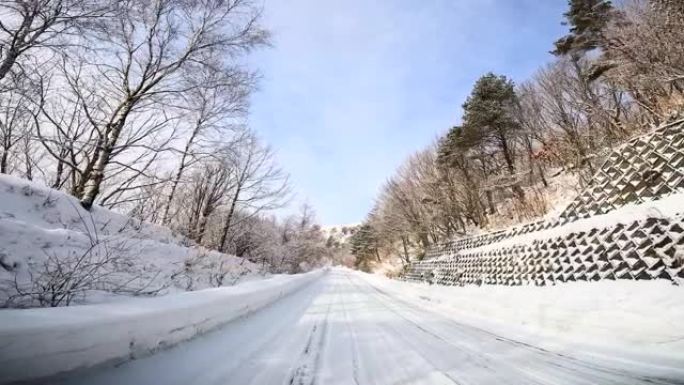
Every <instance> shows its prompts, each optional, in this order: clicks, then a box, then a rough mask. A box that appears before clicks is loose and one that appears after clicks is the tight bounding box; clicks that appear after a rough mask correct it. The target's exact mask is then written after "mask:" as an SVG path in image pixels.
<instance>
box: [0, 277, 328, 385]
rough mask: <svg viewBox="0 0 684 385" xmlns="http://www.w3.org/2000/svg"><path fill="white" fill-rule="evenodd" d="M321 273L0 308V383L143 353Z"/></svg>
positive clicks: (239, 313) (224, 319)
mask: <svg viewBox="0 0 684 385" xmlns="http://www.w3.org/2000/svg"><path fill="white" fill-rule="evenodd" d="M323 274H325V271H323V270H319V271H314V272H311V273H307V274H300V275H293V276H275V277H273V278H270V279H265V280H258V281H251V282H246V283H242V284H240V285H237V286H233V287H227V288H217V289H207V290H201V291H196V292H189V293H182V294H177V295H169V296H165V297H159V298H143V299H131V300H128V301H125V302H121V303H112V304H99V305H85V306H74V307H64V308H50V309H25V310H3V311H0V341H2V344H0V368H2V370H0V383H2V382H9V381H18V380H28V379H35V378H41V377H45V376H50V375H54V374H56V373H60V372H64V371H69V370H73V369H77V368H83V367H89V366H93V365H97V364H100V363H104V362H112V361H113V362H116V361H124V360H127V359H133V358H136V357H138V356H140V355H145V354H149V353H151V352H154V351H155V350H157V349H161V348H164V347H167V346H170V345H173V344H176V343H178V342H180V341H183V340H187V339H189V338H192V337H194V336H196V335H197V334H200V333H204V332H206V331H208V330H211V329H214V328H216V327H218V326H220V325H222V324H224V323H226V322H229V321H231V320H234V319H236V318H238V317H241V316H244V315H246V314H247V313H249V312H252V311H254V310H256V309H259V308H261V307H264V306H266V305H268V304H270V303H272V302H274V301H276V300H277V299H279V298H280V297H282V296H284V295H286V294H288V293H291V292H293V291H295V290H297V289H299V288H301V287H302V286H304V285H306V284H308V283H311V282H312V281H314V280H316V279H317V278H319V277H321V276H322V275H323Z"/></svg>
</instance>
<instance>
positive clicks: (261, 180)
mask: <svg viewBox="0 0 684 385" xmlns="http://www.w3.org/2000/svg"><path fill="white" fill-rule="evenodd" d="M245 135H246V136H245V139H244V140H243V141H242V142H241V143H242V145H241V146H240V147H239V148H238V149H237V151H236V152H235V154H234V155H233V158H232V161H231V163H232V165H231V167H232V169H233V170H234V178H235V179H234V183H233V187H232V188H231V190H230V192H229V193H228V198H227V202H226V205H227V210H226V214H225V217H224V219H223V225H222V231H221V237H220V240H219V243H218V249H219V250H224V249H225V247H226V244H227V243H226V242H227V241H228V234H229V233H230V230H231V227H232V226H233V225H234V224H235V223H234V217H235V213H236V211H237V210H242V211H245V212H250V213H252V214H253V215H256V214H258V213H260V212H262V211H264V210H272V209H276V208H278V207H281V206H282V205H283V204H284V203H285V201H286V200H287V198H288V196H289V183H288V177H287V175H286V174H285V173H284V172H283V171H282V170H281V169H280V168H278V167H277V166H276V165H275V160H274V158H273V152H272V151H271V149H270V148H269V147H266V146H264V145H262V144H261V143H260V142H259V140H258V139H257V138H256V137H255V136H254V135H253V134H251V133H246V134H245Z"/></svg>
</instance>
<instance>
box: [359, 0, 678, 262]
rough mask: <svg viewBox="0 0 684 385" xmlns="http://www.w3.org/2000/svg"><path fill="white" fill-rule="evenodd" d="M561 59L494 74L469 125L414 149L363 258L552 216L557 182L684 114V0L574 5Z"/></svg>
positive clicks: (588, 172)
mask: <svg viewBox="0 0 684 385" xmlns="http://www.w3.org/2000/svg"><path fill="white" fill-rule="evenodd" d="M563 16H564V18H565V22H564V25H567V26H568V29H569V31H568V33H567V35H566V36H564V37H562V38H560V39H558V40H557V41H556V42H555V43H554V44H553V46H552V51H551V53H552V54H553V55H554V56H555V60H554V61H553V62H551V63H550V64H548V65H545V66H544V67H542V68H540V69H539V70H538V71H537V72H536V74H535V75H534V76H533V77H532V78H531V79H527V80H525V81H523V82H521V83H520V84H515V83H514V82H513V81H512V80H511V79H510V78H508V77H507V76H505V75H503V74H494V73H486V74H484V75H482V76H481V77H480V78H479V79H478V80H477V81H476V82H475V84H474V86H473V89H472V91H471V94H470V96H469V97H468V98H467V100H466V101H465V102H464V103H463V105H462V109H463V115H462V118H461V122H460V124H458V125H457V126H454V127H452V128H450V129H449V130H448V131H447V132H446V134H445V135H443V136H442V137H441V138H439V139H438V140H437V141H436V142H435V143H433V144H432V145H430V146H429V147H428V148H425V149H423V150H420V151H418V152H416V153H415V154H413V155H411V156H410V157H409V158H408V159H407V160H406V161H405V162H404V163H403V164H402V165H401V166H400V167H399V169H398V170H397V171H396V173H395V174H394V175H393V176H392V177H390V178H389V179H388V180H387V182H386V183H385V184H384V186H383V187H382V190H381V192H380V194H379V196H378V197H377V199H376V203H375V205H374V207H373V209H372V210H371V212H370V213H369V214H368V216H367V218H366V220H365V221H364V223H363V224H362V225H361V226H360V228H359V231H357V232H356V233H355V234H354V236H353V237H352V239H351V248H352V252H353V253H354V255H355V257H356V264H357V266H359V267H361V268H370V266H372V265H373V264H374V263H376V262H379V261H381V260H382V259H383V258H386V257H388V256H399V257H400V258H401V259H402V260H403V261H404V263H408V262H410V261H411V260H413V259H415V258H418V259H420V258H423V257H424V255H425V253H426V251H427V250H428V249H429V248H430V247H431V246H432V245H435V244H438V243H440V242H443V241H446V240H449V239H452V238H454V237H456V236H462V235H465V234H466V233H468V232H471V231H473V230H476V229H488V228H492V227H496V226H501V225H505V224H511V223H517V222H520V221H525V220H530V219H532V218H535V217H539V216H541V215H543V214H545V213H546V212H547V211H548V210H549V208H550V205H549V203H550V202H548V199H547V195H548V194H547V189H548V188H549V183H550V182H549V179H550V178H551V177H554V176H556V175H560V174H565V175H571V176H573V178H576V180H577V183H578V186H579V187H582V186H585V185H587V184H589V183H590V180H591V177H592V175H593V174H594V171H595V170H596V167H597V166H599V162H600V161H601V160H602V159H603V157H604V156H605V155H606V154H607V152H608V151H609V150H610V149H611V148H614V147H615V146H618V145H620V144H621V143H624V142H625V140H627V139H628V138H630V137H633V136H634V135H637V134H639V133H642V132H644V131H645V130H648V129H650V127H653V126H655V125H658V124H662V123H664V122H667V121H670V120H672V119H677V118H681V117H682V113H683V112H684V50H682V42H684V2H681V1H678V0H627V1H624V2H621V3H620V4H613V3H612V2H610V1H605V0H569V2H568V10H567V12H566V13H565V14H564V15H563Z"/></svg>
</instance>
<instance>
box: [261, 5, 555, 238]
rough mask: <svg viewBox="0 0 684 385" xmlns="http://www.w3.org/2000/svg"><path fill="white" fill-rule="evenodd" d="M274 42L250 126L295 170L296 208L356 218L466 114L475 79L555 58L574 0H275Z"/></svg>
mask: <svg viewBox="0 0 684 385" xmlns="http://www.w3.org/2000/svg"><path fill="white" fill-rule="evenodd" d="M264 1H265V3H264V13H265V14H264V25H265V26H266V27H267V28H269V29H270V30H271V31H272V32H273V40H272V43H273V47H272V48H268V49H265V50H262V51H259V52H257V53H255V54H254V55H253V57H252V60H253V62H254V63H255V65H256V67H257V68H258V69H259V71H260V73H261V75H262V79H261V82H260V86H259V90H258V91H257V92H256V93H255V94H254V96H253V98H252V110H251V114H250V122H251V125H252V126H253V127H254V128H255V129H256V130H257V131H258V132H259V134H260V135H261V136H262V137H263V139H264V140H265V141H266V142H268V143H269V144H270V145H271V146H272V147H273V148H274V149H275V150H276V153H277V157H278V161H279V162H280V164H281V165H282V167H283V168H284V169H285V170H286V171H288V172H289V173H290V174H291V178H292V185H293V189H294V191H295V193H296V198H295V200H294V201H293V205H292V206H293V207H296V206H298V205H299V204H301V203H302V202H308V203H309V204H311V205H312V206H313V207H314V209H315V210H316V212H317V216H318V219H319V221H320V222H321V223H322V224H324V225H333V224H347V223H357V222H360V221H362V220H363V218H364V216H365V214H366V213H367V212H368V210H369V209H370V208H371V206H372V205H373V200H374V198H375V196H376V195H377V193H378V191H379V189H380V186H381V185H382V184H383V182H384V181H385V180H386V179H387V178H388V177H389V176H390V175H392V173H393V172H394V170H395V169H396V168H397V167H398V166H399V165H400V164H401V162H402V161H403V160H404V159H405V158H406V157H407V156H408V155H410V154H411V153H413V152H415V151H417V150H419V149H421V148H423V147H425V146H426V145H428V144H429V143H430V142H432V141H433V140H434V139H435V138H437V137H438V136H439V135H441V134H443V133H444V132H445V131H446V130H447V129H448V128H449V127H451V126H452V125H454V124H456V123H458V121H459V119H460V116H461V104H462V103H463V101H464V100H465V98H466V97H467V95H468V93H469V91H470V89H471V87H472V85H473V83H474V82H475V80H476V79H477V78H478V77H479V76H480V75H481V74H483V73H485V72H488V71H494V72H496V73H501V74H505V75H507V76H510V77H512V78H513V79H514V80H515V81H517V82H520V81H522V80H525V79H527V78H529V77H530V76H531V75H532V74H533V73H534V72H535V70H536V69H537V68H539V67H540V66H541V65H543V64H544V63H546V62H548V61H549V60H551V55H550V54H549V53H548V51H550V50H551V47H552V42H553V41H554V40H555V39H556V38H558V37H559V36H561V35H563V33H564V31H565V28H564V27H563V26H561V25H560V22H561V20H562V13H563V12H564V11H565V8H566V7H567V1H566V0H377V1H373V0H264Z"/></svg>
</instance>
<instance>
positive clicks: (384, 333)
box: [346, 274, 463, 385]
mask: <svg viewBox="0 0 684 385" xmlns="http://www.w3.org/2000/svg"><path fill="white" fill-rule="evenodd" d="M346 278H347V280H348V281H349V284H350V285H351V286H353V287H354V288H355V289H356V290H357V292H358V293H363V294H364V295H365V296H367V297H368V298H375V297H373V296H372V295H371V292H370V291H369V290H368V288H363V287H361V286H359V285H358V284H357V283H355V282H354V281H353V280H352V279H351V277H350V276H349V274H346ZM375 302H377V303H378V304H379V305H381V306H382V307H384V308H386V309H388V310H391V309H389V308H387V306H386V305H385V304H384V303H382V302H381V301H379V300H378V299H377V298H375ZM382 325H383V327H378V330H379V333H378V336H379V337H380V338H381V339H382V340H383V341H385V342H387V343H388V345H387V346H390V345H391V341H400V342H401V344H402V345H404V346H406V347H407V348H409V349H410V351H411V352H413V353H414V354H416V355H417V356H419V357H420V358H422V359H423V361H424V362H425V363H426V364H427V365H430V367H432V368H433V369H434V370H435V371H436V372H438V373H439V374H441V375H442V376H443V378H444V379H447V380H449V381H450V382H451V383H452V384H455V385H463V384H461V383H460V382H458V381H457V380H456V379H455V378H453V377H452V376H451V375H450V374H449V373H447V372H445V371H443V370H440V369H439V368H437V367H436V366H434V365H433V364H432V362H431V359H430V357H428V356H426V355H425V354H423V353H421V352H420V350H419V349H417V348H416V345H415V344H414V343H412V342H411V341H409V340H408V339H407V338H406V337H405V336H403V335H402V334H401V333H400V332H399V331H397V330H396V329H395V328H393V327H392V326H391V325H390V324H389V323H387V322H383V324H382ZM376 326H379V325H376ZM388 331H390V332H391V333H388ZM390 334H391V335H390ZM402 369H403V368H402ZM404 373H405V374H406V375H407V377H409V378H410V377H411V374H410V373H409V372H408V371H406V370H404ZM404 382H407V383H413V382H411V381H410V380H406V381H402V383H404ZM357 383H358V381H357Z"/></svg>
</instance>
